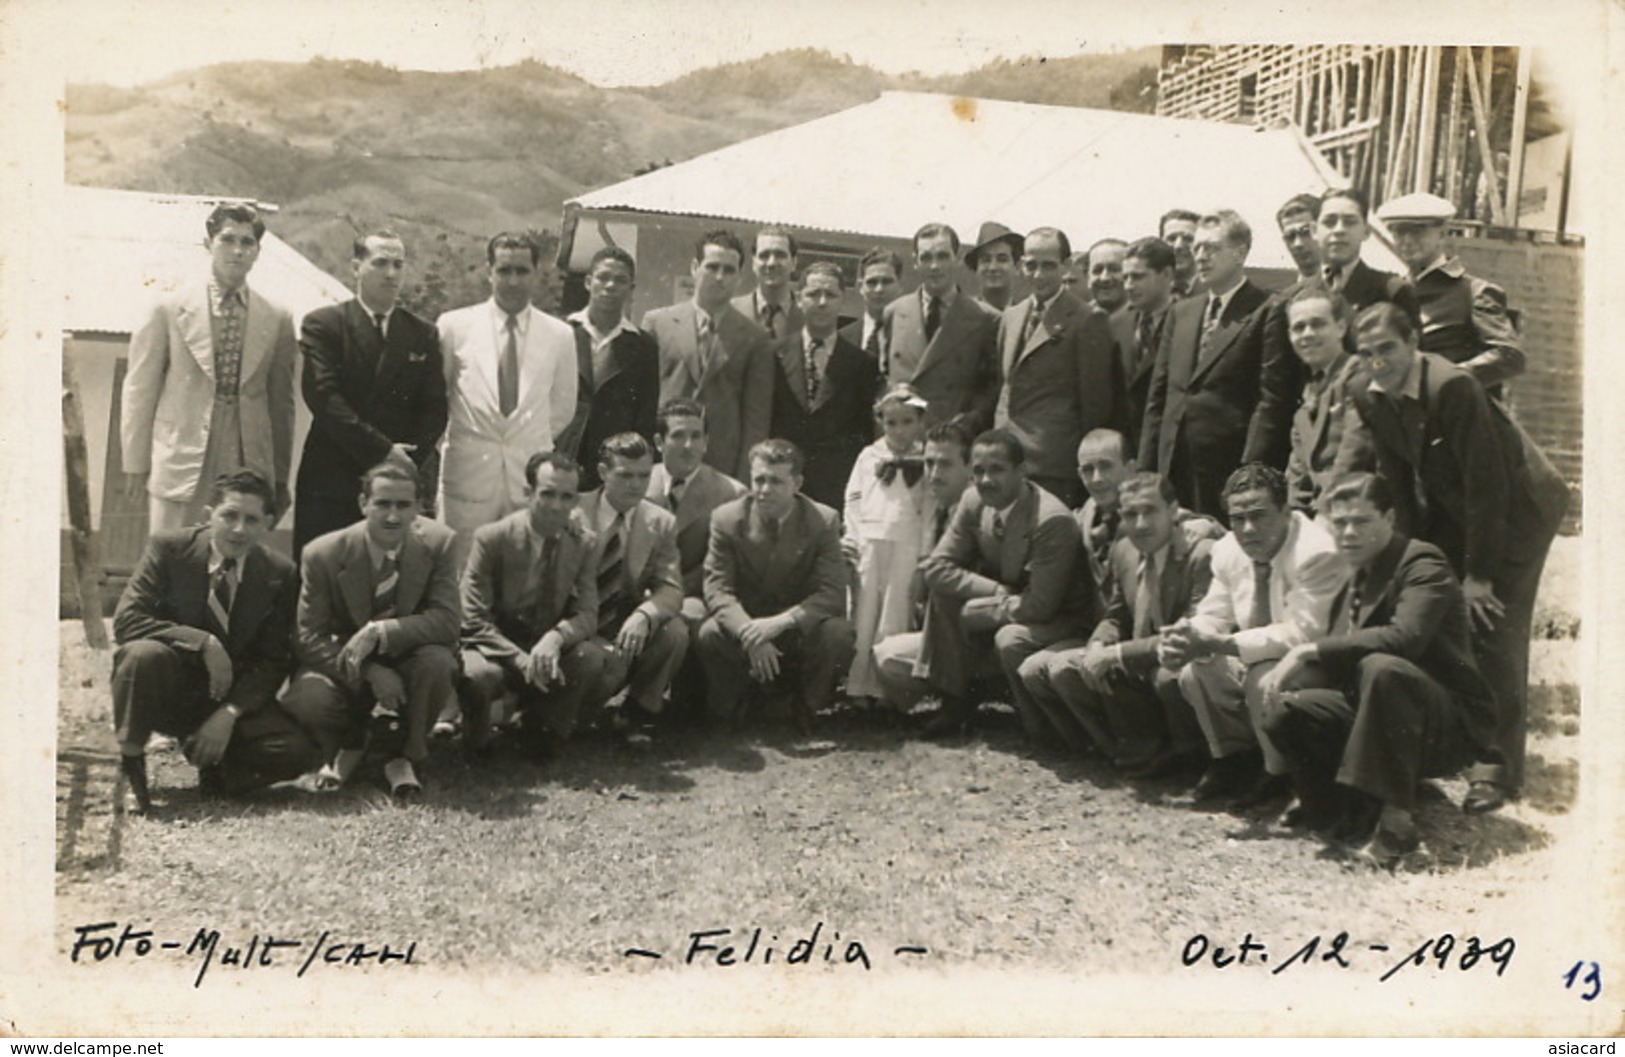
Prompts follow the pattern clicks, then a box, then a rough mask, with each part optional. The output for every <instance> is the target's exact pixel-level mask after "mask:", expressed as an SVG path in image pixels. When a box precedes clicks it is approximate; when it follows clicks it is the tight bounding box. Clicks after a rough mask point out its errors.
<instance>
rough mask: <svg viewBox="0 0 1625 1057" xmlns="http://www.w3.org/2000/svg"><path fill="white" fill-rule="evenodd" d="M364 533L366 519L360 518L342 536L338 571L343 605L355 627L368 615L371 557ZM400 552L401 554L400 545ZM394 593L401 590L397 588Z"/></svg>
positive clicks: (370, 600)
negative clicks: (346, 534)
mask: <svg viewBox="0 0 1625 1057" xmlns="http://www.w3.org/2000/svg"><path fill="white" fill-rule="evenodd" d="M366 534H367V526H366V523H365V522H361V523H359V524H357V525H356V527H355V528H353V529H351V530H350V534H349V535H348V536H347V537H345V540H344V553H343V556H342V558H341V561H342V562H343V565H341V566H340V568H339V575H338V581H339V594H340V595H341V596H342V597H343V599H344V608H345V609H346V610H347V611H348V612H349V614H350V623H351V624H352V625H354V626H355V627H358V628H359V627H361V626H362V625H363V624H365V623H367V621H369V620H371V619H372V559H371V558H370V557H368V555H367V541H366ZM401 553H402V555H403V556H404V555H405V549H404V548H402V552H401ZM403 564H404V563H403ZM398 567H399V566H397V568H398ZM395 597H396V598H400V597H401V594H400V593H399V592H397V594H396V596H395ZM397 608H399V607H397Z"/></svg>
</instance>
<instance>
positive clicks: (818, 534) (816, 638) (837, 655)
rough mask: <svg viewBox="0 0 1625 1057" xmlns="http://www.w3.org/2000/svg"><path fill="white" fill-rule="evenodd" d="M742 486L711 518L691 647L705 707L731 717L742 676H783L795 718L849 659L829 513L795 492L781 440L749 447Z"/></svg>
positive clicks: (805, 719)
mask: <svg viewBox="0 0 1625 1057" xmlns="http://www.w3.org/2000/svg"><path fill="white" fill-rule="evenodd" d="M750 468H751V474H750V481H751V484H750V489H751V490H750V492H749V494H747V495H746V496H744V497H743V498H740V499H736V500H734V501H733V502H731V503H727V504H724V505H723V506H722V507H720V508H718V509H717V511H716V513H715V514H713V515H712V517H711V547H710V550H709V551H708V552H707V553H706V556H705V603H706V606H707V608H708V609H709V610H710V612H711V615H710V616H709V617H707V618H706V621H705V623H704V624H701V625H700V631H699V635H698V637H697V648H698V650H699V654H700V660H701V661H702V662H703V663H704V665H705V679H706V711H707V712H708V713H709V715H710V718H711V720H712V721H713V722H721V721H728V720H733V721H735V722H737V721H738V720H739V719H740V718H741V716H742V714H743V710H744V705H745V693H746V689H747V687H748V686H749V685H750V683H752V682H754V683H756V684H758V685H760V686H764V687H765V686H771V685H778V686H785V685H786V684H788V687H787V689H788V690H789V693H790V697H791V701H792V705H791V711H792V714H793V715H794V717H795V721H796V726H797V727H798V729H799V730H800V731H801V733H802V734H807V733H808V732H809V731H810V729H811V723H812V716H813V714H814V713H816V712H817V711H818V710H819V709H820V708H823V707H825V706H827V705H828V704H830V702H831V701H832V700H833V699H834V697H835V685H836V683H838V682H839V681H840V679H841V676H842V675H844V674H845V672H846V669H847V667H848V666H849V665H850V664H851V663H852V644H853V640H854V635H853V631H852V624H851V622H850V621H848V620H847V619H846V616H845V613H846V587H847V566H846V559H845V557H844V556H843V555H842V553H841V536H840V529H839V526H838V518H837V516H836V513H835V511H833V510H831V509H830V508H829V507H826V506H823V505H821V504H819V503H815V502H813V501H812V500H811V499H808V498H807V497H806V496H804V495H802V494H801V452H800V451H798V450H797V449H796V446H795V445H794V444H791V443H789V442H788V441H783V440H767V441H763V442H762V443H761V444H758V445H757V446H756V447H755V448H753V449H751V453H750Z"/></svg>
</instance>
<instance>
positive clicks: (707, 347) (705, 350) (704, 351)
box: [699, 312, 717, 375]
mask: <svg viewBox="0 0 1625 1057" xmlns="http://www.w3.org/2000/svg"><path fill="white" fill-rule="evenodd" d="M716 342H717V334H716V330H715V328H714V327H713V326H712V325H711V317H710V316H708V315H706V314H705V313H704V312H701V313H700V334H699V352H700V374H702V375H703V374H705V371H706V368H708V367H710V366H711V353H712V351H713V350H714V348H715V346H716Z"/></svg>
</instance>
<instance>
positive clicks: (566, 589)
mask: <svg viewBox="0 0 1625 1057" xmlns="http://www.w3.org/2000/svg"><path fill="white" fill-rule="evenodd" d="M582 521H583V519H582V518H579V517H576V518H571V519H570V524H569V525H567V526H565V529H564V531H563V532H561V533H559V542H558V556H557V557H556V558H554V560H553V597H552V598H551V599H549V600H548V604H550V605H551V606H552V609H551V614H550V615H551V623H549V624H548V625H547V627H545V628H542V629H540V630H542V631H544V632H545V631H547V630H548V629H549V628H551V627H552V626H553V624H556V623H558V622H559V621H560V620H562V619H563V618H564V614H565V613H566V612H567V611H568V608H569V605H570V593H571V592H572V591H574V590H575V586H576V574H577V573H578V572H579V571H580V569H581V560H582V546H581V540H582V535H581V527H582ZM540 557H541V555H540V552H537V558H538V559H540Z"/></svg>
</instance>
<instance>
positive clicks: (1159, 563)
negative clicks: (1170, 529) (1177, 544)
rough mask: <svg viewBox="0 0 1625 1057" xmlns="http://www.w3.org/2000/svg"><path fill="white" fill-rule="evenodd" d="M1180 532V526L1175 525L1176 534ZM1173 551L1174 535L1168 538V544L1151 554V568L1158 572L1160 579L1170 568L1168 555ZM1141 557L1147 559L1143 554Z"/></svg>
mask: <svg viewBox="0 0 1625 1057" xmlns="http://www.w3.org/2000/svg"><path fill="white" fill-rule="evenodd" d="M1178 532H1179V526H1178V525H1175V526H1174V533H1178ZM1173 549H1174V537H1173V535H1170V536H1169V537H1168V542H1167V543H1164V544H1163V545H1162V546H1160V547H1158V548H1157V549H1156V550H1154V551H1152V552H1151V568H1153V569H1155V570H1156V571H1157V576H1158V577H1161V576H1162V571H1163V570H1164V569H1166V568H1168V555H1169V554H1170V553H1171V552H1172V551H1173ZM1140 557H1142V558H1143V557H1145V554H1144V553H1142V554H1141V555H1140Z"/></svg>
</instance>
